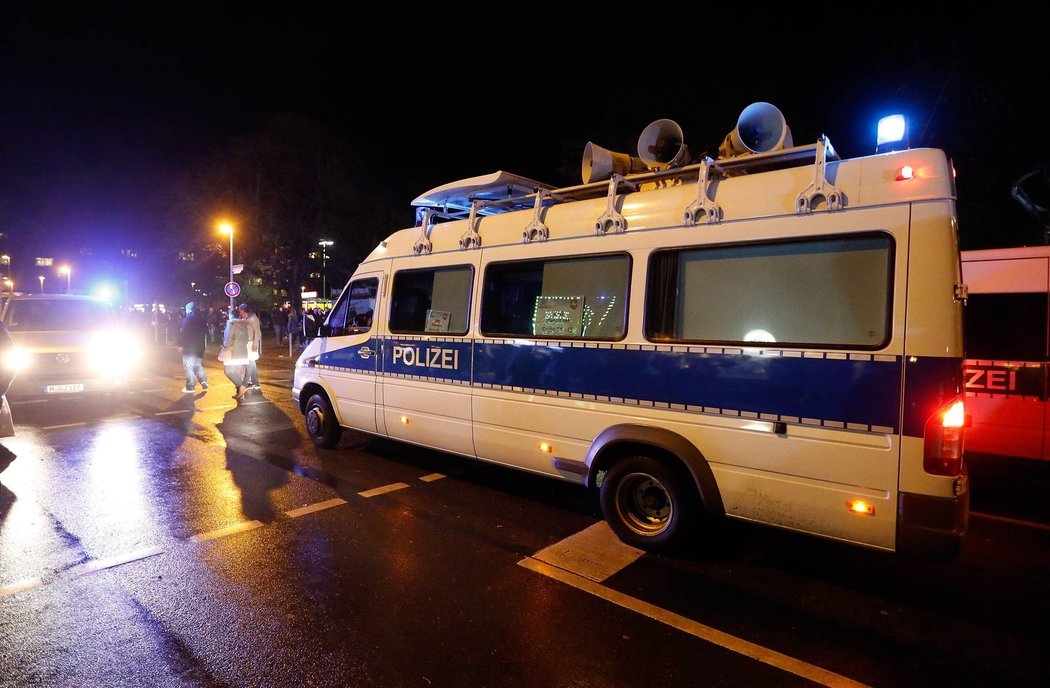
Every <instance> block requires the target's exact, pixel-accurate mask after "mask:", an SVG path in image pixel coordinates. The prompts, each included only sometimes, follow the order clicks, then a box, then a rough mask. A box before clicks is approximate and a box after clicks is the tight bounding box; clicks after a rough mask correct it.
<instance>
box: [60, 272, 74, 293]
mask: <svg viewBox="0 0 1050 688" xmlns="http://www.w3.org/2000/svg"><path fill="white" fill-rule="evenodd" d="M58 274H60V275H65V276H66V293H67V294H72V293H73V290H72V286H73V268H71V267H69V266H68V265H63V266H62V267H60V268H59V269H58Z"/></svg>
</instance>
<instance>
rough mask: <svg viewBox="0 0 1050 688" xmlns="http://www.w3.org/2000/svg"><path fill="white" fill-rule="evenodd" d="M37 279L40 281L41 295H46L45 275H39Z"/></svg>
mask: <svg viewBox="0 0 1050 688" xmlns="http://www.w3.org/2000/svg"><path fill="white" fill-rule="evenodd" d="M37 279H39V280H40V293H41V294H42V293H44V276H43V275H37Z"/></svg>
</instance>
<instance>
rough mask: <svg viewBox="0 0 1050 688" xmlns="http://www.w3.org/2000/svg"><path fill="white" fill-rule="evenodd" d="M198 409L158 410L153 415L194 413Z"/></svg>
mask: <svg viewBox="0 0 1050 688" xmlns="http://www.w3.org/2000/svg"><path fill="white" fill-rule="evenodd" d="M194 411H196V409H179V410H177V411H157V412H156V413H154V414H153V415H155V416H170V415H172V414H173V413H193V412H194Z"/></svg>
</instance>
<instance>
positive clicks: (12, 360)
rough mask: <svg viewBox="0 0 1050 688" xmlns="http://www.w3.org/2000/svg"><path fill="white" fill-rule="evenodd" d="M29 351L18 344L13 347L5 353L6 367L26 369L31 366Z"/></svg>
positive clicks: (16, 369) (15, 369)
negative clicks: (20, 347)
mask: <svg viewBox="0 0 1050 688" xmlns="http://www.w3.org/2000/svg"><path fill="white" fill-rule="evenodd" d="M29 358H30V357H29V352H28V351H26V350H25V349H19V348H18V347H17V346H15V347H11V348H10V349H9V350H8V351H7V353H6V354H4V367H5V368H7V369H8V370H14V371H16V372H17V371H19V370H25V369H26V368H27V367H28V366H29Z"/></svg>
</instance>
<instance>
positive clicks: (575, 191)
mask: <svg viewBox="0 0 1050 688" xmlns="http://www.w3.org/2000/svg"><path fill="white" fill-rule="evenodd" d="M838 159H839V157H838V154H837V153H836V152H835V149H834V148H833V147H832V146H831V142H830V141H828V139H827V137H821V140H819V141H817V142H816V143H812V144H808V145H805V146H794V147H792V148H783V149H780V150H775V151H770V152H768V153H754V154H750V155H739V156H736V157H732V158H725V159H721V160H711V158H704V159H703V160H702V161H700V162H697V163H692V164H689V165H683V166H681V167H671V168H668V169H663V170H653V171H648V172H640V173H636V174H627V175H622V176H619V175H615V176H619V177H620V179H621V181H622V183H627V184H628V185H632V186H634V187H638V186H640V185H642V184H646V183H650V182H656V183H659V182H665V183H666V182H668V181H676V180H690V181H691V180H693V179H696V178H697V176H698V175H699V173H700V172H701V171H702V170H704V169H707V170H708V171H709V173H711V174H715V175H718V176H721V177H732V176H737V175H742V174H752V173H755V172H766V171H770V170H773V169H783V168H786V167H798V166H802V165H806V164H811V163H814V162H816V163H818V164H820V163H822V162H823V161H824V160H838ZM608 191H609V180H604V179H603V180H601V181H597V182H591V183H589V184H578V185H576V186H567V187H562V188H555V187H553V186H551V185H549V184H543V183H541V182H536V181H533V180H531V179H528V178H526V177H521V176H518V175H515V174H511V173H508V172H503V171H499V172H493V173H491V174H487V175H480V176H477V177H470V178H469V179H463V180H460V181H456V182H451V183H449V184H444V185H442V186H439V187H435V188H434V189H431V190H430V191H427V192H426V193H424V194H422V195H421V196H419V197H418V198H416V199H415V200H414V201H412V205H413V206H415V207H416V208H419V209H420V210H423V209H430V210H433V211H436V212H434V213H431V214H430V216H431V217H435V216H438V217H444V218H447V219H464V218H466V217H468V216H469V215H470V212H471V208H472V207H475V206H476V210H475V213H476V214H477V215H494V214H498V213H507V212H513V211H516V210H525V209H528V208H533V207H535V204H536V200H537V196H538V195H542V196H543V197H544V198H545V199H546V201H545V205H553V204H556V203H566V202H571V201H581V200H585V199H589V198H600V197H602V196H605V195H607V193H608ZM422 217H423V213H422V212H417V219H421V218H422Z"/></svg>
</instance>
